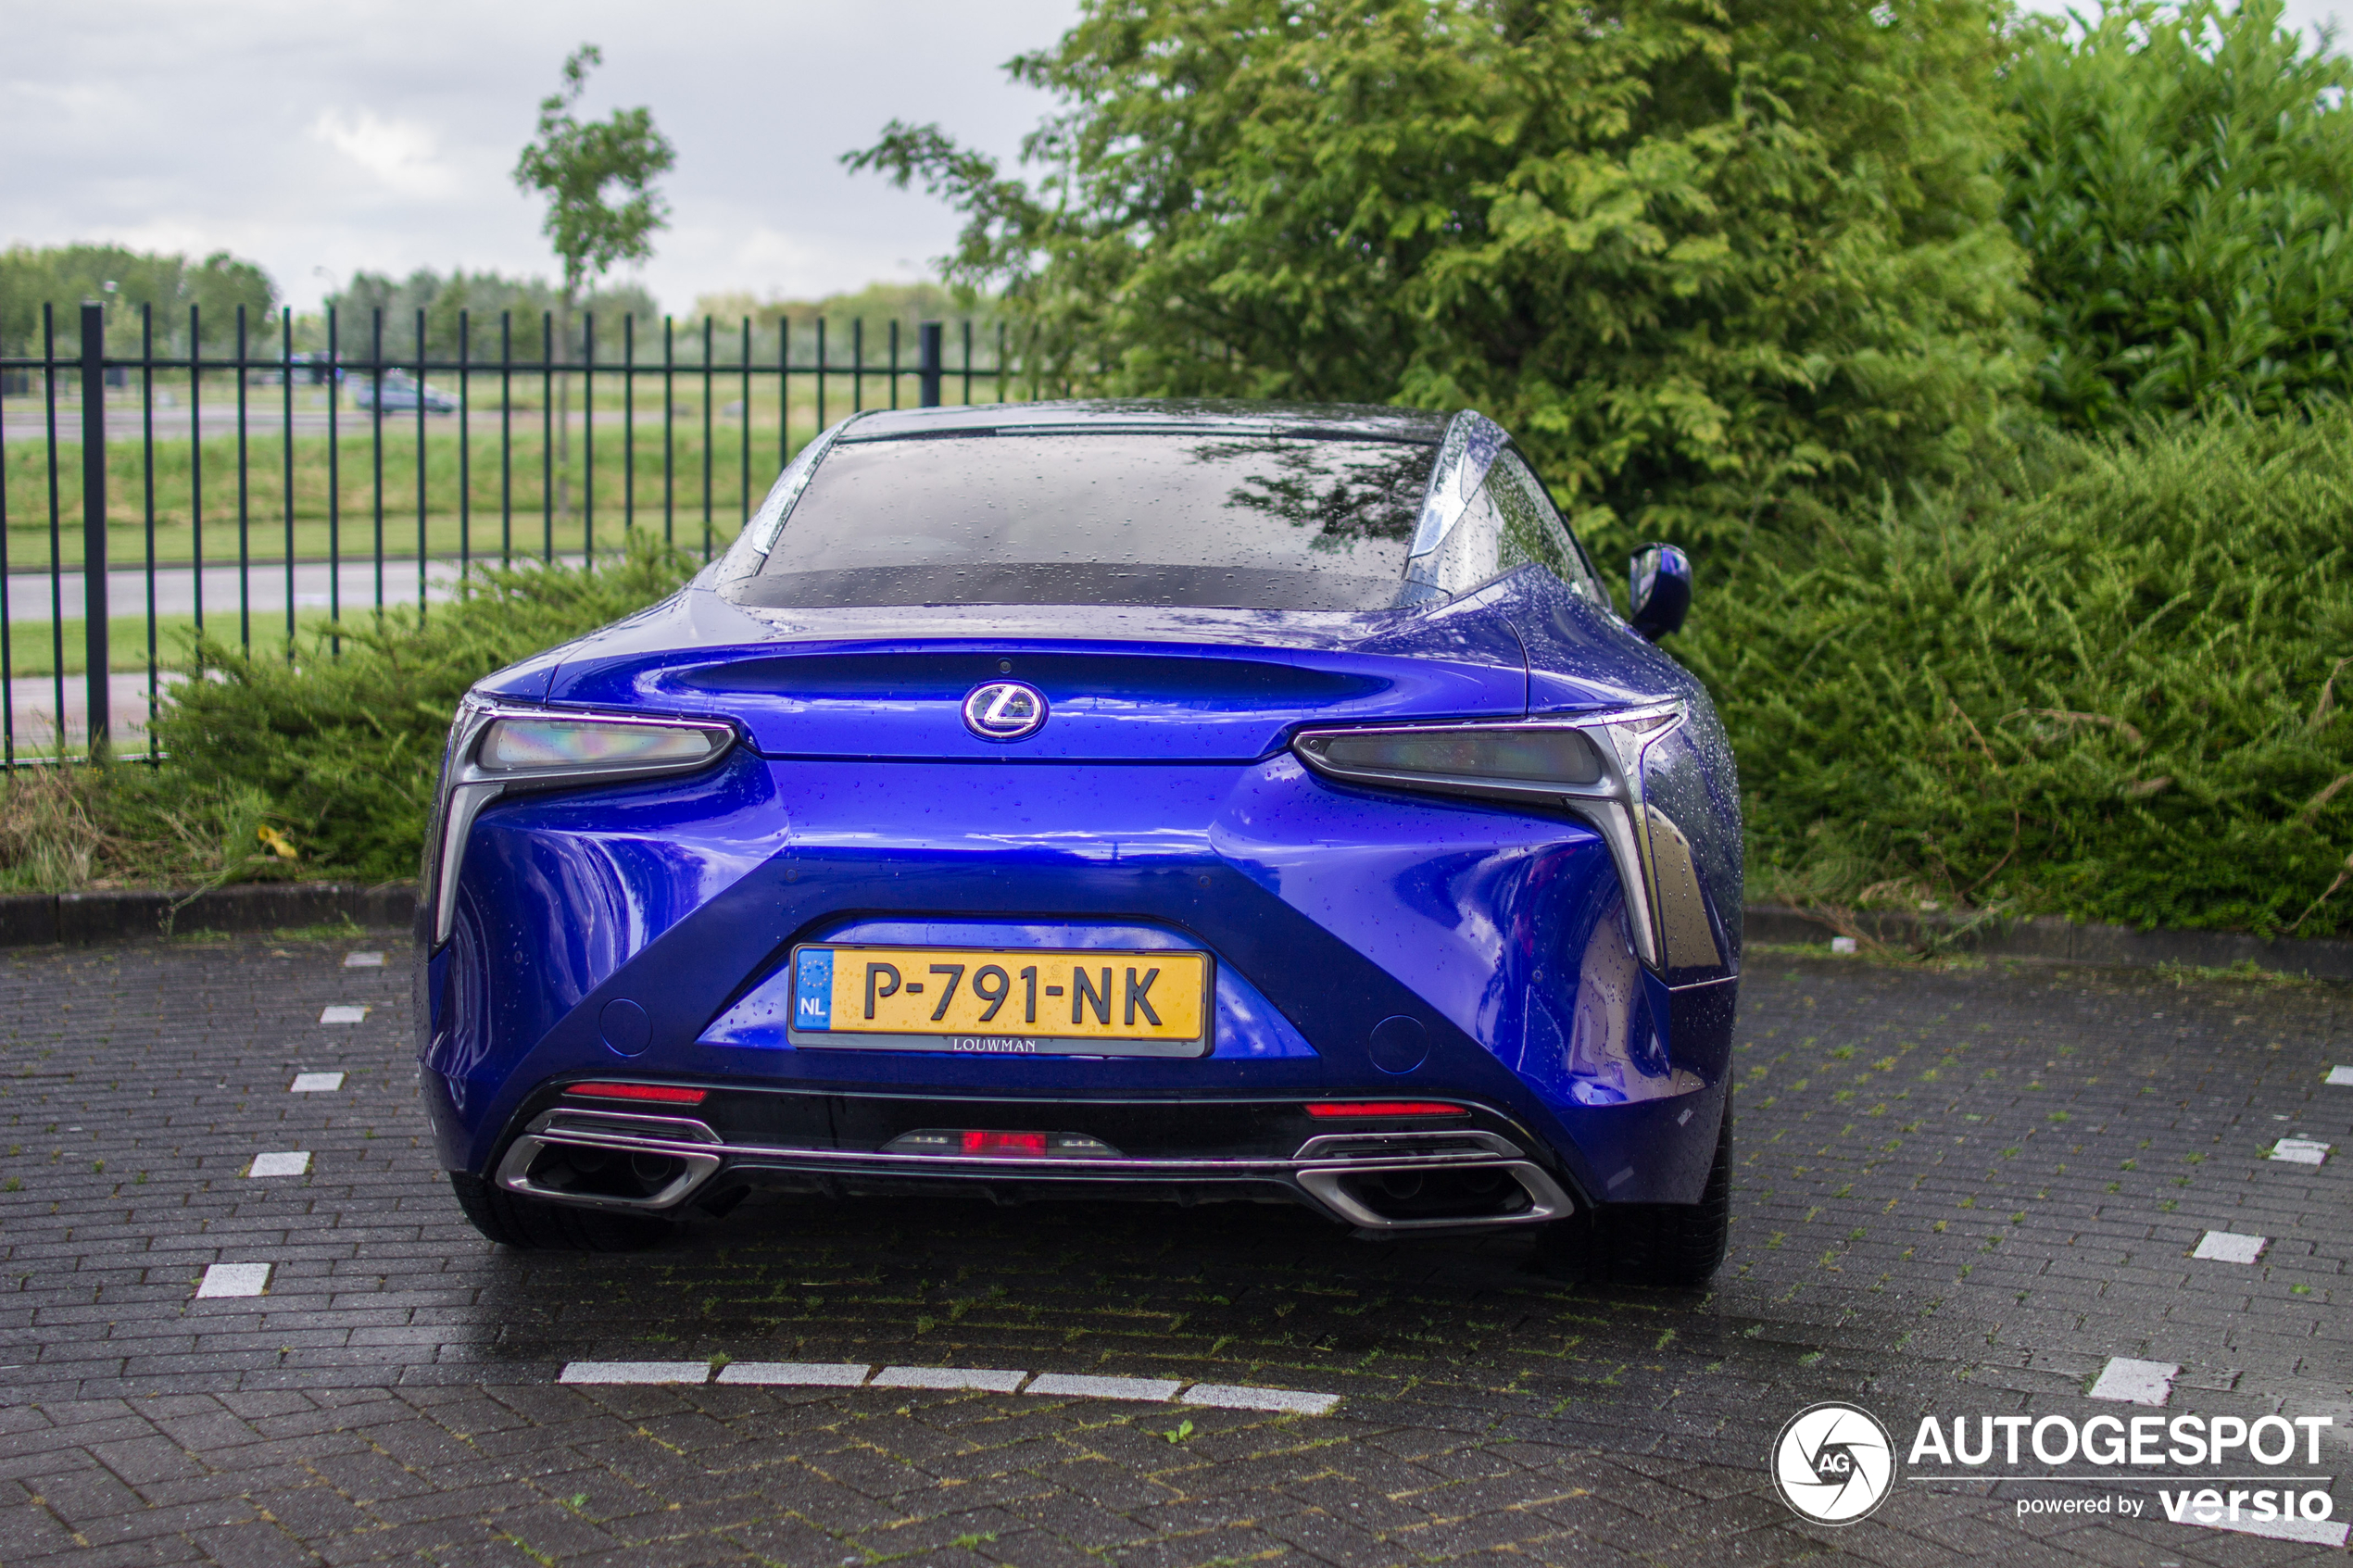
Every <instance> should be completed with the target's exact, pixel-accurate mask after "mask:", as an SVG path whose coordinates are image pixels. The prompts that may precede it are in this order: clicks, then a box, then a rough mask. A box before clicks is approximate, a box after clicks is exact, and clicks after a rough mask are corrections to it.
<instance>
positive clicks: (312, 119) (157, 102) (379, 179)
mask: <svg viewBox="0 0 2353 1568" xmlns="http://www.w3.org/2000/svg"><path fill="white" fill-rule="evenodd" d="M2346 3H2348V4H2353V0H2346ZM2336 5H2337V0H2289V7H2288V15H2289V18H2290V19H2291V20H2293V21H2295V22H2296V23H2298V24H2299V25H2307V26H2309V24H2311V23H2313V22H2316V21H2320V20H2323V19H2328V18H2330V17H2331V16H2332V15H2333V14H2334V12H2335V9H2336ZM2043 8H2046V9H2052V10H2057V9H2061V8H2062V6H2061V5H2059V4H2057V0H2045V5H2044V6H2043ZM1076 13H1077V0H986V3H983V4H977V5H975V4H972V3H970V0H963V3H949V0H855V3H843V0H672V3H670V4H648V3H646V0H567V3H565V4H555V3H553V0H473V3H472V4H459V3H458V0H108V3H107V4H106V5H104V6H97V5H74V4H61V3H59V0H0V15H5V17H6V24H7V36H8V39H9V45H10V46H9V48H8V51H7V54H6V58H5V59H0V145H6V147H8V148H9V149H10V152H9V160H8V161H9V170H8V178H7V181H6V186H5V194H0V243H18V242H21V243H25V244H31V245H54V244H60V243H63V242H67V241H72V240H109V241H116V242H120V243H121V244H124V245H133V246H137V247H140V248H142V249H157V250H167V251H185V252H188V253H190V254H192V255H197V256H201V255H204V254H206V253H208V252H210V251H213V250H219V249H228V250H231V251H233V252H235V253H236V254H237V255H239V256H241V257H248V258H250V259H253V260H257V261H259V262H260V263H261V264H262V265H263V266H264V267H266V268H267V269H269V270H270V273H271V277H273V278H274V279H275V280H276V281H277V283H278V286H279V288H280V290H281V291H282V292H283V294H284V295H285V296H286V297H287V299H288V300H289V302H290V303H292V304H294V305H295V306H296V307H303V308H307V307H312V306H315V305H316V304H317V303H318V301H319V299H320V296H321V295H322V294H323V293H324V292H325V291H326V289H327V287H328V286H329V282H330V280H333V282H341V281H342V280H343V279H344V278H346V276H348V275H349V273H350V272H351V271H352V270H354V269H355V268H363V267H364V268H368V269H370V270H377V271H389V272H394V273H405V272H407V271H409V270H411V269H413V268H416V267H421V266H424V267H432V268H434V269H436V270H444V271H446V270H448V269H450V268H452V267H464V268H467V269H469V270H480V269H495V270H499V271H504V272H510V273H543V274H545V273H549V272H552V270H553V268H552V266H551V265H550V263H549V259H548V257H547V248H546V245H545V242H544V241H543V240H542V239H541V238H540V235H539V232H538V222H539V208H538V207H537V206H536V204H535V202H534V201H533V200H532V199H530V198H528V197H526V196H524V195H523V194H522V193H521V192H519V191H517V190H516V189H515V187H514V185H513V183H512V182H511V180H510V178H509V175H510V170H511V169H513V167H514V162H515V155H516V152H517V151H518V149H519V148H520V147H521V146H522V143H523V142H524V141H525V140H526V139H528V138H529V136H530V135H531V132H532V129H533V121H534V119H535V113H536V106H537V103H538V100H539V99H540V97H541V96H543V95H544V94H547V93H548V92H550V91H552V90H553V88H554V87H555V85H556V80H557V71H558V69H559V68H560V65H561V63H562V60H563V57H564V56H565V54H566V53H567V52H568V51H569V50H571V49H572V48H573V46H574V45H575V44H580V43H582V42H584V41H592V42H594V43H597V44H600V45H602V46H603V49H604V52H605V67H604V69H602V70H600V71H598V73H597V75H596V76H595V78H594V79H593V82H592V83H591V86H590V89H589V94H588V98H587V100H586V103H585V106H584V107H585V111H586V112H588V113H590V114H602V113H604V112H606V111H607V110H610V109H611V108H613V107H623V106H632V105H637V104H644V105H647V106H648V107H651V108H652V109H653V111H654V118H655V121H656V123H657V124H659V125H660V126H661V129H662V131H663V132H666V133H667V134H668V135H669V137H670V138H671V140H672V141H673V143H674V144H676V146H677V148H678V167H677V169H676V171H675V172H674V173H673V175H671V177H670V178H669V179H668V180H667V181H666V182H665V189H666V191H667V194H668V195H669V198H670V201H671V206H672V226H671V228H670V230H669V232H666V233H665V234H663V235H661V237H660V240H659V249H658V252H657V255H656V257H655V259H654V260H653V261H652V262H651V263H650V264H649V265H648V266H647V268H646V269H645V270H644V273H643V275H642V281H643V282H645V283H646V285H647V286H648V288H650V289H651V290H652V291H653V293H654V295H656V297H658V298H659V299H660V300H661V302H662V304H663V305H664V306H665V307H667V308H670V309H673V310H678V311H684V310H686V308H688V307H690V306H692V304H693V303H694V300H695V296H696V295H700V294H705V293H711V292H716V291H719V290H724V289H750V290H752V291H754V292H756V293H760V294H772V293H782V294H785V295H792V296H797V297H808V296H811V295H820V294H824V293H828V292H831V291H833V290H837V289H847V288H855V287H857V286H859V285H861V284H862V283H865V282H870V281H872V280H875V279H878V278H913V277H918V276H921V275H923V274H924V273H925V270H926V263H927V262H928V261H929V260H930V259H931V258H932V257H936V256H938V255H939V254H941V253H942V252H943V251H945V250H946V249H947V248H948V245H949V244H950V239H951V238H952V236H953V233H954V230H955V222H954V219H953V217H952V215H951V214H950V213H949V212H948V211H947V209H946V208H945V207H942V206H941V205H940V204H939V203H937V202H936V201H934V200H932V199H931V198H929V197H926V196H925V195H923V194H921V193H919V192H900V191H897V190H894V189H892V188H891V187H890V186H889V185H888V184H887V183H886V182H884V181H882V180H880V179H877V178H875V177H874V176H872V175H861V176H852V175H850V174H849V173H848V172H847V171H845V170H844V169H842V168H841V167H840V165H839V163H838V162H837V158H838V157H839V155H840V154H841V153H843V152H845V151H847V150H849V149H850V148H853V147H859V146H863V145H865V144H868V143H870V142H871V141H872V140H873V139H874V137H875V132H878V131H879V130H880V129H881V127H882V125H883V124H884V123H885V122H886V121H887V120H889V119H892V118H893V117H898V118H902V119H912V120H918V121H921V120H937V121H939V122H940V123H941V124H942V125H944V126H946V127H947V128H948V129H949V130H950V132H953V133H954V134H956V135H957V136H959V137H960V138H962V139H963V140H965V141H967V142H970V143H973V144H977V145H979V146H982V147H984V148H987V149H988V150H990V151H992V152H995V153H997V154H999V155H1000V157H1008V158H1010V157H1011V155H1012V154H1013V152H1014V150H1015V148H1016V146H1017V144H1018V143H1019V141H1020V138H1021V135H1022V133H1023V132H1026V130H1028V129H1029V128H1030V127H1031V126H1032V125H1033V124H1035V123H1036V121H1037V119H1038V116H1039V114H1040V113H1042V112H1043V110H1044V109H1045V107H1046V102H1045V100H1044V99H1043V98H1042V97H1040V96H1039V95H1038V94H1032V93H1029V92H1027V91H1025V90H1023V89H1020V88H1016V87H1014V86H1013V85H1012V84H1011V83H1009V82H1007V81H1006V79H1005V75H1004V72H1003V71H1002V70H1001V69H999V68H1000V66H1001V65H1002V64H1003V62H1004V61H1005V60H1006V59H1007V58H1009V57H1010V56H1013V55H1014V54H1016V53H1018V52H1020V51H1023V50H1026V49H1031V48H1037V47H1042V46H1044V45H1046V44H1051V42H1052V41H1053V40H1054V39H1055V38H1056V37H1058V36H1059V35H1060V34H1061V32H1062V31H1063V29H1064V28H1065V27H1067V26H1068V25H1069V24H1070V22H1071V21H1072V20H1073V19H1075V17H1076Z"/></svg>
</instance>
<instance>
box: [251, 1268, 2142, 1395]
mask: <svg viewBox="0 0 2353 1568" xmlns="http://www.w3.org/2000/svg"><path fill="white" fill-rule="evenodd" d="M216 1266H217V1265H216ZM262 1266H263V1267H264V1268H266V1267H267V1265H262ZM2110 1364H2111V1365H2135V1366H2145V1365H2148V1364H2150V1363H2148V1362H2121V1363H2110ZM2175 1370H2176V1369H2174V1368H2171V1367H2168V1368H2166V1369H2165V1371H2166V1372H2167V1373H2168V1374H2171V1373H2172V1372H2173V1371H2175ZM870 1372H871V1373H874V1381H873V1382H871V1383H869V1382H867V1381H866V1374H868V1373H870ZM2103 1375H2105V1374H2103ZM1025 1379H1027V1380H1028V1386H1027V1387H1024V1386H1022V1385H1023V1382H1024V1380H1025ZM710 1380H711V1367H710V1364H709V1363H708V1362H704V1361H567V1362H565V1363H564V1368H563V1370H562V1371H561V1372H560V1373H558V1374H556V1381H557V1382H559V1383H650V1384H658V1383H673V1384H674V1383H706V1382H709V1381H710ZM719 1381H720V1382H722V1383H726V1384H732V1385H734V1386H736V1387H786V1388H790V1387H799V1388H857V1387H867V1388H941V1389H974V1390H977V1391H979V1392H981V1393H987V1394H1012V1393H1023V1394H1046V1395H1056V1394H1059V1395H1062V1396H1064V1397H1065V1398H1078V1399H1136V1400H1140V1401H1143V1402H1146V1403H1151V1404H1160V1403H1165V1402H1167V1401H1168V1400H1171V1399H1174V1400H1176V1402H1177V1403H1178V1404H1185V1405H1195V1406H1202V1407H1206V1408H1209V1409H1213V1410H1229V1411H1274V1412H1276V1413H1277V1414H1280V1415H1329V1414H1330V1413H1331V1412H1332V1411H1333V1409H1334V1408H1335V1407H1337V1406H1338V1405H1339V1404H1340V1399H1341V1396H1340V1395H1338V1394H1317V1393H1314V1392H1311V1391H1310V1390H1308V1389H1304V1388H1251V1387H1243V1386H1239V1385H1231V1384H1223V1383H1196V1384H1194V1385H1192V1386H1190V1387H1189V1388H1188V1387H1186V1386H1185V1384H1184V1382H1183V1381H1182V1380H1181V1379H1177V1378H1173V1377H1096V1376H1090V1375H1084V1374H1074V1373H1058V1372H1049V1373H1040V1374H1037V1375H1036V1376H1034V1377H1033V1376H1032V1375H1031V1374H1029V1373H1026V1372H1021V1371H1018V1370H1015V1369H1013V1368H1010V1367H938V1366H887V1367H884V1368H883V1369H882V1370H881V1371H880V1372H875V1369H874V1368H873V1367H871V1366H869V1365H867V1364H866V1363H865V1362H863V1361H730V1362H728V1363H727V1364H726V1365H725V1366H724V1367H722V1368H721V1369H720V1371H719ZM1180 1388H1181V1389H1184V1392H1183V1393H1182V1394H1179V1393H1178V1392H1177V1390H1178V1389H1180ZM2157 1402H2158V1403H2159V1404H2162V1403H2163V1402H2164V1401H2163V1400H2162V1399H2159V1400H2158V1401H2157Z"/></svg>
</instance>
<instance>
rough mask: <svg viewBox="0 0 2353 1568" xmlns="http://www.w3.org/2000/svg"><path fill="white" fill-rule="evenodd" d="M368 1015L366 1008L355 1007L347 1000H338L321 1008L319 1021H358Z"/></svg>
mask: <svg viewBox="0 0 2353 1568" xmlns="http://www.w3.org/2000/svg"><path fill="white" fill-rule="evenodd" d="M367 1016H368V1010H367V1009H366V1008H364V1007H353V1006H351V1005H349V1004H348V1003H345V1002H336V1003H334V1004H333V1005H332V1006H330V1007H325V1008H321V1010H319V1022H321V1023H358V1022H360V1021H361V1020H362V1019H364V1018H366V1017H367Z"/></svg>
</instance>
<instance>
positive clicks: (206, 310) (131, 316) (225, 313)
mask: <svg viewBox="0 0 2353 1568" xmlns="http://www.w3.org/2000/svg"><path fill="white" fill-rule="evenodd" d="M84 300H97V301H100V302H102V303H103V304H105V305H106V307H107V352H108V353H111V354H123V355H131V354H136V353H138V352H139V343H140V334H139V311H140V307H142V306H145V307H151V308H152V309H153V311H154V322H155V345H156V351H157V353H158V354H170V353H172V352H174V351H175V345H176V347H177V348H178V349H179V350H182V351H184V349H185V348H186V339H187V332H188V307H189V306H191V305H194V306H196V307H199V308H200V310H201V312H202V314H201V316H200V318H199V320H200V321H201V324H202V326H203V330H204V335H205V346H206V347H207V348H208V350H210V351H211V352H214V353H222V352H226V351H227V350H228V348H229V347H230V345H232V344H233V342H234V341H235V335H236V316H237V307H239V306H240V305H242V306H244V307H245V328H246V337H245V345H246V349H247V351H248V352H251V353H255V354H259V353H261V352H263V351H264V350H265V349H266V348H267V347H268V346H269V345H271V344H274V343H275V341H276V339H277V332H278V320H277V316H276V314H275V312H274V310H273V309H272V307H273V306H274V305H275V304H276V302H277V290H276V288H275V286H274V285H273V284H272V283H271V282H270V277H269V274H268V273H266V272H264V271H263V270H261V269H260V268H259V267H258V266H256V265H255V264H254V263H252V262H250V261H240V260H238V259H237V258H236V257H233V256H231V255H230V254H229V253H228V252H227V251H216V252H214V253H213V254H212V255H210V256H208V257H205V258H204V260H203V261H201V262H194V263H192V262H190V261H189V259H188V258H187V257H184V256H168V255H159V254H157V253H154V252H148V251H134V250H132V249H129V248H128V247H126V246H123V245H55V246H51V247H48V248H45V249H41V250H35V249H33V248H31V246H29V245H16V246H12V247H10V248H9V249H7V250H6V251H0V353H6V354H33V353H38V352H39V351H40V347H41V307H42V306H44V305H50V306H54V307H57V312H58V316H57V331H58V332H60V333H61V334H62V336H61V338H60V345H61V349H62V348H63V347H64V346H67V345H73V344H78V343H79V342H80V339H79V338H78V337H77V336H76V335H75V334H76V333H78V332H80V331H81V327H80V324H79V321H78V320H77V319H76V316H75V308H76V307H78V306H80V305H81V304H82V301H84Z"/></svg>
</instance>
